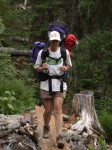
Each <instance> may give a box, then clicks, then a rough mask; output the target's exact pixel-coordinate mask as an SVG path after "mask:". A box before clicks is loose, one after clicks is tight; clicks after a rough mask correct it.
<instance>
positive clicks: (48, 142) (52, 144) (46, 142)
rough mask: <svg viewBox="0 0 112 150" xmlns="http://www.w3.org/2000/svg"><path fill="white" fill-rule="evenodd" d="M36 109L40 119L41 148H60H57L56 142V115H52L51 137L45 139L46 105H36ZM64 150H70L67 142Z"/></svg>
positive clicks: (41, 149)
mask: <svg viewBox="0 0 112 150" xmlns="http://www.w3.org/2000/svg"><path fill="white" fill-rule="evenodd" d="M35 111H36V117H37V121H38V128H37V130H38V132H39V135H38V136H39V145H38V146H39V150H59V149H58V148H57V144H56V134H55V119H54V116H53V115H52V118H51V121H50V138H49V139H44V138H42V135H43V112H44V107H43V106H41V107H40V106H36V107H35ZM63 150H70V148H69V146H68V145H67V143H66V142H65V146H64V148H63Z"/></svg>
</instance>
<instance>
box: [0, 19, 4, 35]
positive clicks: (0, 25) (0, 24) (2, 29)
mask: <svg viewBox="0 0 112 150" xmlns="http://www.w3.org/2000/svg"><path fill="white" fill-rule="evenodd" d="M4 30H5V26H4V24H3V20H2V19H1V18H0V34H2V33H3V32H4Z"/></svg>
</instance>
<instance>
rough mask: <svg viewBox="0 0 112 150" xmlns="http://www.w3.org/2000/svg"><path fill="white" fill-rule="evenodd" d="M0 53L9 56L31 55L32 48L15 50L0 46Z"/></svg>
mask: <svg viewBox="0 0 112 150" xmlns="http://www.w3.org/2000/svg"><path fill="white" fill-rule="evenodd" d="M0 53H8V54H10V55H11V56H28V57H30V56H31V55H32V50H17V49H15V48H5V47H0Z"/></svg>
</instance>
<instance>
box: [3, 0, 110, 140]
mask: <svg viewBox="0 0 112 150" xmlns="http://www.w3.org/2000/svg"><path fill="white" fill-rule="evenodd" d="M55 20H61V21H64V22H66V23H67V24H68V25H69V28H70V30H69V33H72V34H74V35H75V36H76V37H77V39H78V41H79V44H78V46H77V47H76V48H73V50H72V51H73V53H74V56H73V57H72V63H73V67H72V69H71V70H70V72H69V80H68V93H67V98H66V102H65V103H67V104H71V101H72V98H73V95H74V94H75V93H78V92H79V91H81V90H92V91H94V94H95V108H96V111H97V114H98V117H99V120H100V122H101V124H102V126H103V128H104V129H105V131H106V139H107V140H108V141H109V142H112V51H111V50H112V1H111V0H69V1H66V0H61V1H59V0H42V1H41V0H25V1H23V0H16V1H14V0H0V47H2V48H3V47H7V48H15V49H19V50H25V49H27V50H28V49H32V47H33V43H34V42H35V41H44V42H45V41H46V37H47V31H48V28H49V23H50V22H51V21H55ZM29 59H30V58H24V57H19V58H16V57H11V55H10V54H7V53H0V113H3V114H19V113H22V112H23V111H24V110H26V109H33V108H34V106H35V104H37V102H38V100H39V85H38V83H37V81H36V78H35V74H34V73H33V70H34V69H33V65H34V64H32V63H30V61H29Z"/></svg>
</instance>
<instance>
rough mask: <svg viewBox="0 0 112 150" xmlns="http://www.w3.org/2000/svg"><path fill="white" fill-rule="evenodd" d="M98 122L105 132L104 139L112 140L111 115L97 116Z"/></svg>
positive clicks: (103, 113)
mask: <svg viewBox="0 0 112 150" xmlns="http://www.w3.org/2000/svg"><path fill="white" fill-rule="evenodd" d="M99 120H100V122H101V124H102V127H103V129H104V130H105V132H106V137H107V139H108V141H111V139H112V115H111V114H108V113H107V112H102V114H101V115H100V116H99Z"/></svg>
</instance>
